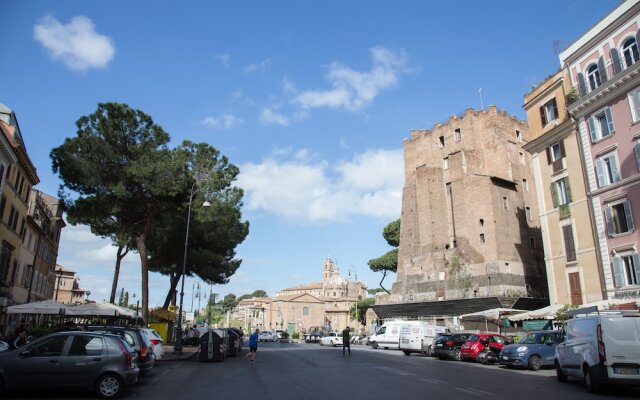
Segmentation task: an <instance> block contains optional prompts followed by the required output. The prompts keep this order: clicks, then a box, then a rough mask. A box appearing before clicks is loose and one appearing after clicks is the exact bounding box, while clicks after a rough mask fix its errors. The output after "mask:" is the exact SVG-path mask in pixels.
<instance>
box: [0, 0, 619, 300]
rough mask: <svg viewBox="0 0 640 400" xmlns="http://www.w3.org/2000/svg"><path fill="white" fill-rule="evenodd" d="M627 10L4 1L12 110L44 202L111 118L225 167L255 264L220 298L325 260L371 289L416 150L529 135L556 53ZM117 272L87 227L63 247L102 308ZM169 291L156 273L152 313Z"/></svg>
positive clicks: (6, 83) (1, 30) (67, 233)
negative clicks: (372, 265) (374, 263)
mask: <svg viewBox="0 0 640 400" xmlns="http://www.w3.org/2000/svg"><path fill="white" fill-rule="evenodd" d="M618 3H619V2H618V1H614V0H574V1H570V0H569V1H554V0H539V1H535V2H534V1H488V2H479V1H451V2H442V1H438V2H427V1H408V0H407V1H395V2H391V1H333V0H325V1H269V2H268V1H234V2H230V1H227V2H222V1H183V2H179V3H176V2H167V1H157V0H156V1H146V0H144V1H143V0H141V1H121V0H114V1H51V0H42V1H35V0H5V1H3V2H2V13H0V49H2V54H3V57H2V58H3V60H2V62H1V63H0V79H1V80H2V86H1V89H0V102H1V103H4V104H6V105H7V106H9V107H10V108H11V109H13V110H14V111H15V112H16V114H17V117H18V121H19V123H20V127H21V130H22V133H23V136H24V139H25V143H26V147H27V150H28V152H29V155H30V157H31V159H32V161H33V163H34V164H35V166H36V168H37V170H38V175H39V177H40V179H41V182H40V184H39V185H37V188H38V189H40V190H43V191H45V192H47V193H50V194H54V195H55V194H56V193H57V190H58V185H59V179H58V177H57V176H55V175H54V174H53V173H52V171H51V160H50V158H49V152H50V151H51V149H52V148H54V147H56V146H58V145H60V144H61V143H62V142H63V141H64V139H65V138H66V137H70V136H74V135H75V133H76V130H75V121H76V120H77V119H78V118H79V117H81V116H83V115H88V114H90V113H92V112H94V111H95V110H96V107H97V103H98V102H110V101H115V102H124V103H127V104H129V105H130V106H131V107H133V108H137V109H140V110H142V111H144V112H145V113H147V114H149V115H151V116H152V117H153V119H154V121H155V122H156V123H158V124H159V125H161V126H162V127H163V128H164V129H165V130H166V131H167V132H169V133H170V135H171V138H172V145H176V144H178V143H180V142H181V141H182V140H184V139H189V140H192V141H196V142H207V143H210V144H211V145H213V146H214V147H216V148H217V149H219V150H220V151H221V152H222V154H224V155H226V156H228V157H229V159H230V160H231V162H232V163H234V164H236V165H238V166H239V167H240V169H241V175H240V178H239V180H238V185H239V186H241V187H242V188H244V189H245V201H244V208H243V217H244V218H245V219H247V220H249V222H250V224H251V228H250V234H249V236H248V238H247V239H246V240H245V242H244V243H242V244H241V245H240V246H239V247H238V249H237V254H238V257H240V258H242V260H243V262H242V266H241V267H240V269H239V270H238V272H237V273H236V274H235V275H234V276H233V277H232V278H231V280H230V282H229V284H227V285H224V286H214V287H213V291H214V292H215V293H218V294H219V295H221V296H224V295H225V294H227V293H234V294H236V295H238V296H240V295H242V294H245V293H251V292H253V291H254V290H256V289H262V290H265V291H266V292H267V293H268V294H269V295H275V293H276V292H277V291H278V290H280V289H283V288H286V287H291V286H295V285H298V284H303V283H309V282H313V281H317V280H320V279H321V271H322V263H323V260H324V258H325V257H327V256H329V257H331V258H332V259H333V260H334V261H335V262H337V264H338V266H339V267H340V269H341V271H342V272H343V275H345V276H346V275H347V273H348V271H351V272H352V275H353V274H354V273H357V276H358V280H360V281H363V282H365V283H366V284H367V285H369V287H371V288H374V287H377V286H378V282H379V281H380V278H381V274H379V273H374V272H372V271H371V270H369V268H368V266H367V261H368V260H369V259H371V258H375V257H378V256H380V255H382V254H384V253H385V252H387V251H388V250H390V247H389V246H388V245H387V243H386V242H385V241H384V239H383V238H382V229H383V228H384V226H385V225H386V224H387V223H388V222H391V221H393V220H395V219H397V218H399V216H400V202H401V191H402V185H403V174H404V171H403V164H402V141H403V139H404V138H407V137H410V135H411V133H410V132H411V130H412V129H429V128H431V127H432V126H433V124H434V123H436V122H438V121H443V120H446V119H447V118H448V117H449V116H450V115H452V114H457V113H460V112H462V111H464V110H465V109H467V108H469V107H473V108H475V109H480V108H481V104H482V105H483V106H484V107H485V108H486V107H487V106H488V105H491V104H493V105H496V106H497V107H498V108H499V109H504V110H506V111H507V112H508V113H510V114H513V115H515V116H517V117H518V118H520V119H525V114H524V111H523V109H522V103H523V96H524V94H525V93H527V92H528V91H530V90H531V88H532V85H535V84H536V83H538V82H539V81H540V80H541V79H543V78H544V77H546V76H548V75H549V74H551V73H553V72H555V71H556V70H557V69H558V67H559V61H558V57H557V55H556V52H555V49H554V43H557V45H558V46H566V45H567V44H568V43H570V42H572V41H573V40H575V39H576V38H577V37H578V36H579V35H580V34H582V33H583V32H584V31H586V30H587V29H589V28H590V27H591V26H593V25H594V24H595V23H596V22H597V21H599V20H600V19H601V18H603V17H604V16H605V15H606V14H607V13H608V12H609V11H610V10H612V9H613V8H614V7H615V6H616V5H617V4H618ZM181 246H182V244H181V243H176V251H179V252H181V251H182V249H181ZM114 260H115V249H114V248H113V247H111V246H110V244H109V242H108V241H105V240H102V239H100V238H96V237H94V236H92V235H91V233H90V232H89V230H88V228H86V227H81V226H76V227H74V226H67V228H66V229H65V230H64V231H63V234H62V240H61V243H60V252H59V257H58V262H59V263H60V264H62V265H64V266H65V267H67V268H70V269H73V270H75V271H77V272H78V274H79V275H80V277H81V285H82V286H83V287H84V288H87V289H89V290H90V291H91V296H90V298H91V299H94V300H102V299H108V296H109V292H110V289H111V280H112V274H113V264H114ZM139 274H140V267H139V263H138V259H137V255H133V256H131V257H128V258H127V260H126V263H125V264H124V265H123V268H122V270H121V279H120V285H119V287H123V286H124V287H125V288H126V290H128V291H129V292H130V293H137V294H138V296H139V295H140V279H139ZM394 279H395V276H394V275H391V277H388V278H387V279H386V280H385V284H384V285H385V287H387V288H390V287H391V284H392V283H393V281H394ZM192 283H193V281H192V280H191V279H188V280H187V281H186V285H185V309H187V310H189V308H190V305H191V288H192ZM167 289H168V283H167V280H166V278H165V277H162V276H160V275H153V274H152V276H151V278H150V297H149V301H150V305H151V306H157V305H160V304H161V303H162V301H163V300H164V297H165V295H166V291H167ZM207 291H208V288H207Z"/></svg>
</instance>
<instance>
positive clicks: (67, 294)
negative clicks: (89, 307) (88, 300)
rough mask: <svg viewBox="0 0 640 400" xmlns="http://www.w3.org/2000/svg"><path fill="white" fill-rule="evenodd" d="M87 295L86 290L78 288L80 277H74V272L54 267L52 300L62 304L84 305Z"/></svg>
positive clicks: (61, 267)
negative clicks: (54, 276) (54, 277)
mask: <svg viewBox="0 0 640 400" xmlns="http://www.w3.org/2000/svg"><path fill="white" fill-rule="evenodd" d="M89 294H90V292H89V291H88V290H85V289H82V288H80V277H77V276H76V273H75V271H72V270H70V269H67V268H64V267H63V266H62V265H56V280H55V289H54V292H53V300H55V301H57V302H59V303H64V304H79V303H84V301H85V298H84V297H85V295H86V296H88V295H89Z"/></svg>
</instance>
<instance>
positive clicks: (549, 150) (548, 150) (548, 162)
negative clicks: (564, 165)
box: [547, 147, 553, 164]
mask: <svg viewBox="0 0 640 400" xmlns="http://www.w3.org/2000/svg"><path fill="white" fill-rule="evenodd" d="M552 162H553V161H551V147H547V164H551V163H552Z"/></svg>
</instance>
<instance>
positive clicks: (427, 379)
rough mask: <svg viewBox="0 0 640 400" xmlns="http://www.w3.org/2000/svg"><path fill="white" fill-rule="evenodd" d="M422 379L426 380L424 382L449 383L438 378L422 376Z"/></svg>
mask: <svg viewBox="0 0 640 400" xmlns="http://www.w3.org/2000/svg"><path fill="white" fill-rule="evenodd" d="M420 380H421V381H424V382H429V383H435V384H438V383H447V381H442V380H440V379H436V378H421V379H420Z"/></svg>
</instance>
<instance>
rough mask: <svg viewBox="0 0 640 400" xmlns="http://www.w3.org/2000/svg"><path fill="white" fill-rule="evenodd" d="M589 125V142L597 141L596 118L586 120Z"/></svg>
mask: <svg viewBox="0 0 640 400" xmlns="http://www.w3.org/2000/svg"><path fill="white" fill-rule="evenodd" d="M587 122H588V123H589V134H590V135H591V142H593V143H595V142H597V141H598V131H597V130H596V117H591V118H589V119H588V120H587Z"/></svg>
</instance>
